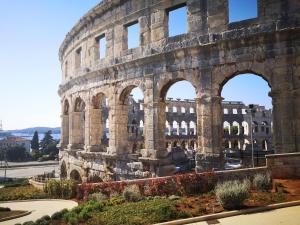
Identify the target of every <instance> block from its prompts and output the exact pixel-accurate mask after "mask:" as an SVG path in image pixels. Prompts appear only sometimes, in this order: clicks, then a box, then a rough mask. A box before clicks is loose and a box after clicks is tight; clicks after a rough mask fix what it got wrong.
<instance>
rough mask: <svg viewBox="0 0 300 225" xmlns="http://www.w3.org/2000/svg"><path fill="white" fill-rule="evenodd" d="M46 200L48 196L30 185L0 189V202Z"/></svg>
mask: <svg viewBox="0 0 300 225" xmlns="http://www.w3.org/2000/svg"><path fill="white" fill-rule="evenodd" d="M40 198H48V195H47V194H46V193H45V192H43V191H42V190H39V189H37V188H35V187H33V186H32V185H26V186H19V187H5V188H0V201H11V200H26V199H40Z"/></svg>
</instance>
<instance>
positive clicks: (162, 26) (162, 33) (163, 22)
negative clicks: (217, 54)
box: [151, 9, 168, 42]
mask: <svg viewBox="0 0 300 225" xmlns="http://www.w3.org/2000/svg"><path fill="white" fill-rule="evenodd" d="M166 37H168V19H167V15H166V12H165V10H162V9H160V10H157V11H154V12H153V13H152V14H151V42H158V41H162V40H163V39H164V38H166Z"/></svg>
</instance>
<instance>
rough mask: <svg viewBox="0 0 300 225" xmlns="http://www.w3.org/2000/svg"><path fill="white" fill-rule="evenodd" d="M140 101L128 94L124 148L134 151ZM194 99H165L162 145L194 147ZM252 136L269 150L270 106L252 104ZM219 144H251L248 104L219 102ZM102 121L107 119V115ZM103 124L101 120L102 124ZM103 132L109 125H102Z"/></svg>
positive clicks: (140, 143)
mask: <svg viewBox="0 0 300 225" xmlns="http://www.w3.org/2000/svg"><path fill="white" fill-rule="evenodd" d="M143 104H144V103H143V101H142V100H139V101H138V102H136V101H135V100H134V99H133V98H132V97H131V96H130V97H129V105H128V106H129V108H128V124H127V132H128V135H129V137H128V138H129V142H128V148H130V149H132V152H134V153H140V150H141V149H144V134H143V131H144V108H143ZM195 108H196V103H195V101H194V100H190V99H185V100H181V99H176V100H174V99H172V98H169V99H167V100H166V109H165V113H166V125H165V133H164V135H165V146H166V148H167V149H168V151H171V148H172V147H177V146H178V147H181V148H184V149H188V148H190V149H197V135H196V124H197V115H196V113H195ZM252 110H253V113H252V117H253V118H252V136H253V143H254V147H255V148H256V149H258V150H265V151H271V150H272V110H271V109H265V107H264V106H259V105H253V109H252ZM222 112H223V115H222V123H223V148H225V149H232V150H246V149H249V148H250V145H251V135H250V132H251V115H250V109H249V106H246V105H245V104H243V103H242V102H237V101H223V102H222ZM107 116H108V115H107V114H106V117H104V118H103V123H104V122H107V119H108V117H107ZM103 126H105V124H103ZM106 128H107V129H106V132H107V135H106V136H109V134H108V132H109V129H108V127H106Z"/></svg>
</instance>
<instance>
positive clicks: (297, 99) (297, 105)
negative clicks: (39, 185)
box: [268, 88, 300, 152]
mask: <svg viewBox="0 0 300 225" xmlns="http://www.w3.org/2000/svg"><path fill="white" fill-rule="evenodd" d="M293 99H294V104H293V105H294V111H295V112H294V115H295V118H294V122H295V129H296V136H295V141H296V143H295V144H296V151H297V152H300V88H299V89H296V90H294V91H293ZM268 144H269V143H268Z"/></svg>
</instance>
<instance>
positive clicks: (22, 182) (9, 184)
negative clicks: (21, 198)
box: [4, 178, 29, 187]
mask: <svg viewBox="0 0 300 225" xmlns="http://www.w3.org/2000/svg"><path fill="white" fill-rule="evenodd" d="M26 185H29V181H28V179H24V178H20V179H14V180H11V181H9V182H7V183H5V184H4V187H21V186H26Z"/></svg>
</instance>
